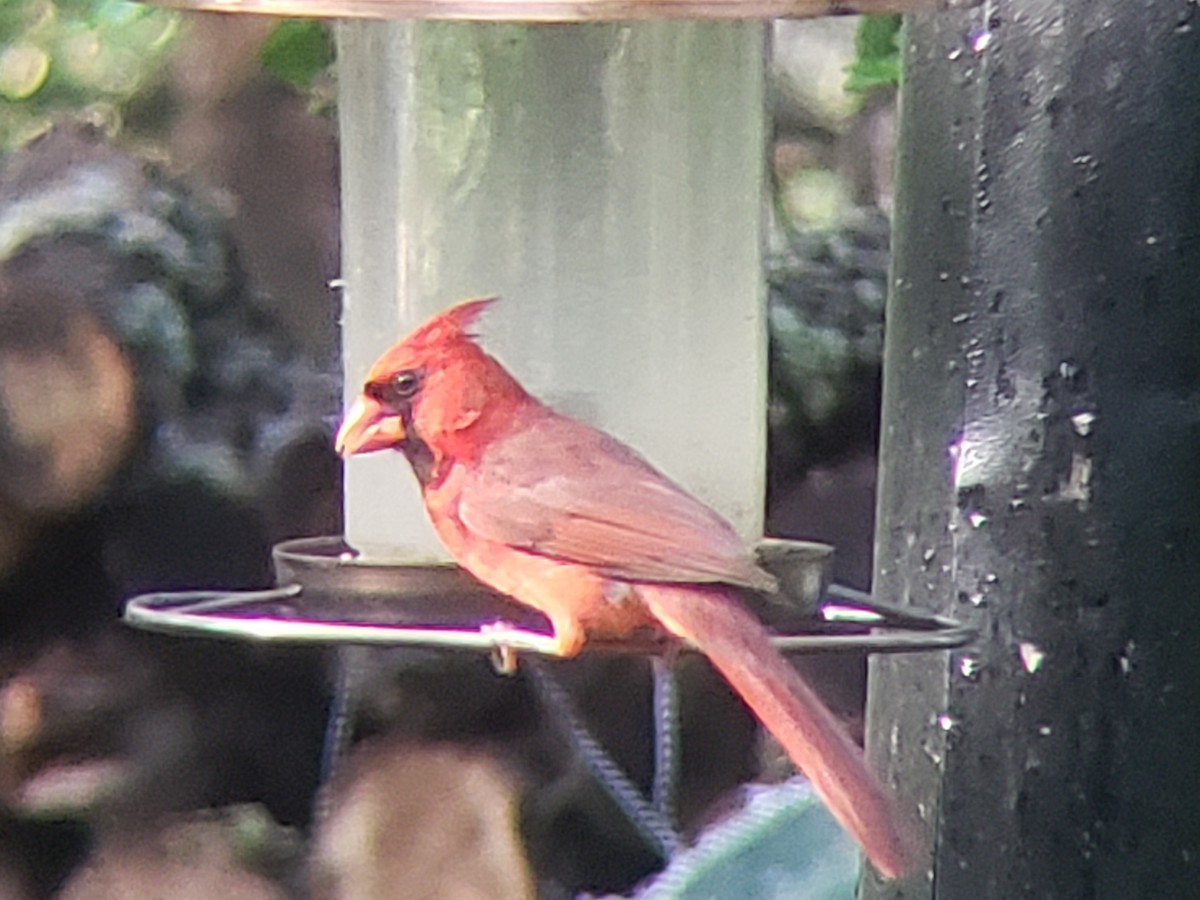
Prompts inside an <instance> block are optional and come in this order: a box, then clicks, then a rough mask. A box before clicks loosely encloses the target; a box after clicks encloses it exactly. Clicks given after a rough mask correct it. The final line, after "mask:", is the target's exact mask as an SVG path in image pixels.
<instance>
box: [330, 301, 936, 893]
mask: <svg viewBox="0 0 1200 900" xmlns="http://www.w3.org/2000/svg"><path fill="white" fill-rule="evenodd" d="M492 302H493V299H483V300H469V301H466V302H463V303H460V304H458V305H457V306H453V307H451V308H450V309H447V310H445V311H444V312H442V313H440V314H439V315H436V316H434V317H432V318H431V319H429V320H428V321H426V322H425V323H424V324H422V325H421V326H419V327H418V328H417V329H416V330H415V331H413V332H412V333H411V334H409V335H408V337H406V338H405V339H404V340H402V341H401V342H400V343H398V344H396V345H395V346H393V347H392V348H391V349H390V350H388V351H387V352H386V353H384V354H383V356H381V357H380V358H379V359H378V360H377V361H376V362H375V364H374V366H372V368H371V370H370V372H369V374H368V375H367V380H366V384H365V386H364V387H363V390H362V393H361V395H360V396H359V397H358V399H357V400H356V401H355V402H354V404H353V405H352V406H351V407H350V409H349V410H348V411H347V412H346V416H345V419H344V421H343V422H342V425H341V428H340V429H339V430H338V435H337V442H336V447H337V451H338V452H339V453H340V454H341V455H342V456H351V455H353V454H356V453H368V452H371V451H376V450H387V449H391V450H398V451H400V452H401V453H403V454H404V455H405V456H406V457H407V458H408V461H409V462H410V463H411V465H412V469H413V472H414V473H415V474H416V476H417V479H418V481H419V482H420V485H421V491H422V495H423V497H424V501H425V508H426V511H427V512H428V514H429V519H430V521H431V522H432V523H433V527H434V530H435V531H436V532H437V535H438V537H439V538H440V539H441V541H442V543H443V544H444V545H445V547H446V549H447V550H448V551H449V553H450V555H451V556H452V557H453V558H454V560H455V561H456V562H457V563H458V564H459V565H461V566H462V567H463V568H464V569H466V570H467V571H468V572H470V573H471V574H472V575H474V576H475V577H476V578H478V579H479V580H480V581H482V582H484V583H485V584H488V585H490V586H491V587H493V588H495V589H497V590H499V591H501V592H502V593H504V594H507V595H509V596H510V597H512V598H513V599H515V600H517V601H519V602H521V603H524V604H527V605H528V606H531V607H533V608H534V609H536V610H538V611H540V612H541V613H542V614H544V615H545V616H546V617H547V618H548V619H549V620H550V623H551V625H552V626H553V629H554V638H555V647H556V651H557V652H558V653H559V654H561V655H562V656H574V655H575V654H577V653H578V652H579V651H580V650H581V649H582V647H583V645H584V643H585V641H586V640H587V639H588V638H589V637H607V638H619V637H623V636H629V635H630V634H631V633H632V632H633V631H635V630H636V629H641V628H645V627H651V628H655V629H658V630H659V631H663V630H665V631H666V632H668V633H669V634H671V635H674V636H676V637H678V638H682V639H683V640H684V641H686V642H687V643H689V644H691V645H692V646H693V647H694V648H696V649H697V650H699V651H700V652H701V653H703V654H704V655H705V656H707V657H708V659H709V660H710V661H711V662H712V664H713V665H714V666H715V667H716V669H717V670H718V671H719V672H720V673H721V674H722V675H723V676H724V677H725V679H726V680H727V681H728V682H729V684H730V685H731V686H732V687H733V689H734V690H735V691H737V693H738V694H739V695H740V696H741V697H742V699H743V700H744V701H745V703H746V704H747V706H749V708H750V709H751V710H752V711H753V712H754V714H755V715H756V716H757V717H758V719H759V721H761V722H762V724H763V725H764V726H765V727H766V729H767V731H769V732H770V733H771V734H772V735H774V736H775V738H776V739H777V740H778V741H779V743H780V744H781V745H782V746H783V747H784V749H785V750H786V751H787V753H788V756H789V757H790V758H791V759H792V761H793V762H794V763H795V764H796V766H797V767H799V769H800V770H801V771H802V772H803V773H804V774H805V775H806V776H807V777H808V778H809V780H810V781H811V782H812V784H813V786H814V788H815V789H816V792H817V794H818V795H819V796H820V797H821V798H822V799H823V800H824V801H825V803H826V805H827V806H828V807H829V809H830V811H831V812H832V813H833V815H834V817H835V818H836V819H837V820H838V821H839V822H840V823H841V824H842V826H843V827H844V828H846V830H847V831H849V832H850V834H851V835H853V836H854V838H855V839H856V840H857V841H858V842H859V844H861V845H862V847H863V850H864V851H865V852H866V855H867V857H868V858H869V859H870V860H871V862H872V864H874V866H875V867H876V868H877V869H878V870H879V871H880V872H881V873H882V874H884V875H885V876H888V877H896V876H898V875H900V874H903V873H904V872H906V871H908V870H909V868H910V867H911V866H912V865H913V864H914V862H915V861H916V857H917V855H918V849H917V848H918V846H919V842H918V841H917V839H916V829H915V827H914V826H913V825H912V824H910V823H909V822H908V821H907V820H906V819H905V818H904V817H903V816H901V815H900V813H899V812H898V810H897V808H896V806H895V804H894V800H893V798H892V797H891V795H890V794H889V793H888V792H887V791H886V790H885V789H884V788H883V787H882V786H881V785H880V783H879V782H878V780H877V779H876V778H875V777H874V776H873V775H872V774H871V772H870V771H869V770H868V769H867V767H866V765H865V763H864V761H863V758H862V755H861V753H860V751H859V749H858V747H857V746H856V745H855V744H854V742H853V741H851V740H850V738H849V736H848V735H847V734H846V732H845V730H844V729H843V728H842V726H841V725H840V724H839V723H838V721H837V720H836V719H835V718H834V717H833V715H832V713H830V712H829V711H828V710H827V709H826V708H825V707H824V705H822V703H821V701H820V700H819V699H818V698H817V696H816V694H815V693H814V692H813V690H812V689H811V688H810V687H809V686H808V685H807V684H806V683H805V682H804V680H803V679H802V678H801V677H800V675H799V673H798V672H797V671H796V670H795V669H794V668H793V667H792V666H791V665H789V664H788V662H787V661H786V660H785V659H784V658H783V656H781V655H780V653H779V652H778V651H777V650H776V649H775V648H774V647H773V646H772V645H771V642H770V639H769V636H768V634H767V631H766V630H765V628H764V627H763V626H762V624H761V623H760V622H759V621H758V619H756V618H755V617H754V616H752V615H751V614H750V613H749V612H748V611H747V610H746V609H745V608H744V607H743V606H742V604H741V603H740V601H739V600H738V599H737V597H736V596H735V593H734V590H733V589H734V588H742V589H745V588H749V589H752V590H758V591H771V590H774V589H775V580H774V579H773V578H772V577H771V576H770V575H769V574H768V573H767V572H765V571H763V570H762V569H760V568H759V567H758V566H757V565H756V563H755V562H754V559H753V557H752V556H751V555H750V553H749V552H748V550H747V549H746V546H745V545H744V544H743V543H742V541H741V539H740V538H739V537H738V536H737V534H736V533H735V532H734V530H733V528H732V526H730V525H729V523H728V522H726V521H725V520H724V519H723V518H721V517H720V516H719V515H718V514H717V513H716V512H714V511H713V510H711V509H709V508H708V507H707V506H705V505H704V504H703V503H701V502H700V501H699V500H697V499H696V498H694V497H693V496H691V495H690V494H688V493H687V492H686V491H685V490H684V489H683V488H681V487H680V486H679V485H677V484H675V483H674V482H672V481H671V480H669V479H668V478H667V477H666V476H665V475H663V474H661V473H660V472H658V471H657V470H656V469H654V468H653V467H652V466H651V465H650V464H649V463H648V462H646V461H645V460H644V459H642V457H641V456H639V455H638V454H637V453H636V452H634V451H633V450H632V449H630V448H629V447H627V446H625V445H624V444H622V443H621V442H619V441H618V440H616V439H615V438H613V437H611V436H609V435H607V434H605V433H603V432H601V431H598V430H597V429H595V428H592V427H591V426H589V425H585V424H583V423H582V422H578V421H576V420H574V419H570V418H567V417H566V416H563V415H560V414H559V413H556V412H555V411H554V410H552V409H550V408H549V407H548V406H546V405H544V404H543V403H541V402H539V401H538V400H537V399H535V398H534V397H532V396H531V395H530V394H528V393H527V392H526V391H525V389H524V388H522V387H521V385H520V384H518V383H517V381H516V379H514V378H513V377H512V375H510V374H509V373H508V371H507V370H505V369H504V367H503V366H501V365H500V363H499V362H497V361H496V360H495V359H494V358H493V357H491V356H489V355H488V354H487V353H485V352H484V351H483V350H482V349H481V348H480V347H479V345H478V344H477V343H476V342H475V340H474V337H473V335H471V334H470V333H468V329H469V328H470V327H471V326H472V325H473V324H474V322H475V321H476V319H478V317H479V316H480V314H481V313H483V311H484V310H485V309H486V308H487V307H488V306H489V305H490V304H491V303H492Z"/></svg>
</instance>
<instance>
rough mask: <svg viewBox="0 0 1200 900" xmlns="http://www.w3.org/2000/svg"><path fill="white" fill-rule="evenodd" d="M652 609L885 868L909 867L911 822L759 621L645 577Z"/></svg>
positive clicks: (717, 594)
mask: <svg viewBox="0 0 1200 900" xmlns="http://www.w3.org/2000/svg"><path fill="white" fill-rule="evenodd" d="M639 593H640V594H641V597H642V600H643V602H644V603H645V604H646V606H647V607H648V608H649V610H650V611H651V612H652V613H653V614H654V616H655V617H656V618H657V619H658V620H659V621H660V622H661V623H662V624H663V625H664V626H665V627H666V628H667V630H668V631H670V632H672V633H673V634H675V635H676V636H677V637H680V638H683V639H684V640H686V641H688V642H689V643H691V644H692V645H694V646H695V647H696V649H697V650H699V651H700V652H702V653H703V654H704V655H705V656H707V657H708V659H709V660H710V661H711V662H712V664H713V665H714V666H715V667H716V668H717V671H719V672H720V673H721V674H722V675H723V676H724V677H725V680H726V681H728V682H729V684H730V685H731V686H732V687H733V689H734V690H735V691H737V693H738V694H740V695H741V697H742V699H743V700H744V701H745V703H746V705H747V706H749V707H750V709H751V711H752V712H753V713H754V714H755V715H756V716H757V717H758V719H759V721H760V722H762V724H763V726H764V727H765V728H766V729H767V731H769V732H770V733H771V734H772V735H773V736H774V737H775V739H776V740H777V741H779V743H780V744H781V745H783V748H784V750H786V751H787V754H788V756H789V757H790V758H791V760H792V762H793V763H795V764H796V766H797V768H799V769H800V771H801V772H803V773H804V774H805V776H807V777H808V779H809V780H810V781H811V782H812V785H813V788H814V789H815V790H816V792H817V794H818V796H820V797H821V799H822V800H824V801H825V804H826V806H828V808H829V810H830V812H831V813H832V814H833V816H834V818H835V819H837V820H838V821H839V822H840V823H841V824H842V827H843V828H845V829H846V830H847V831H848V832H850V834H851V835H852V836H853V837H854V839H855V840H856V841H858V843H859V844H860V845H861V847H862V848H863V851H864V852H865V853H866V855H867V858H868V859H870V861H871V863H872V864H873V865H874V866H875V868H876V869H878V870H879V871H880V872H881V873H882V874H883V875H885V876H887V877H889V878H895V877H898V876H899V875H902V874H904V873H905V872H907V871H909V870H910V869H911V868H912V867H913V865H914V864H915V863H916V861H917V858H918V856H919V854H920V850H919V848H920V837H919V835H918V829H917V827H916V823H915V822H910V821H909V820H908V819H906V818H905V817H904V816H902V815H901V814H900V811H899V809H898V808H897V806H896V802H895V799H894V798H893V797H892V795H891V793H890V792H889V791H887V790H886V789H885V788H884V787H883V785H881V784H880V783H879V780H878V779H877V778H876V777H875V776H874V775H873V774H872V773H871V772H870V771H869V770H868V769H867V766H866V763H865V762H864V760H863V757H862V753H861V752H860V751H859V749H858V747H857V745H855V743H854V742H853V741H852V740H851V739H850V737H849V735H847V734H846V731H845V729H844V728H843V727H842V725H841V724H840V723H839V722H838V721H837V719H835V718H834V717H833V714H832V713H831V712H829V710H828V709H826V708H825V705H824V704H823V703H822V702H821V701H820V699H819V698H818V697H817V695H816V694H815V693H814V692H813V690H812V688H810V687H809V686H808V685H807V684H806V683H805V682H804V679H802V678H801V677H800V674H799V673H798V672H797V671H796V670H795V669H794V668H793V667H792V666H791V665H790V664H789V663H788V662H787V660H785V659H784V658H783V656H782V655H781V654H780V653H779V651H777V650H776V649H775V648H774V647H773V646H772V645H771V643H770V639H769V636H768V634H767V632H766V630H765V629H764V628H763V626H762V624H761V623H760V622H759V621H758V619H756V618H755V617H754V616H753V615H752V614H751V613H750V612H749V611H748V610H746V608H745V607H743V606H742V604H741V603H740V602H739V601H738V600H737V599H736V598H734V597H731V596H729V595H728V594H727V593H725V592H723V591H721V590H718V589H706V588H700V589H697V588H684V587H675V586H669V585H642V586H640V590H639Z"/></svg>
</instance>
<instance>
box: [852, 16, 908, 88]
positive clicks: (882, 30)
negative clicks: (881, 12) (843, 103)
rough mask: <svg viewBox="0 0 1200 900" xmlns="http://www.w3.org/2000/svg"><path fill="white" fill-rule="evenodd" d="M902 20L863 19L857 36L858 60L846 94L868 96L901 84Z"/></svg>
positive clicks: (871, 17)
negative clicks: (873, 91) (881, 88)
mask: <svg viewBox="0 0 1200 900" xmlns="http://www.w3.org/2000/svg"><path fill="white" fill-rule="evenodd" d="M900 22H901V19H900V16H863V17H862V18H861V19H859V20H858V30H857V31H856V32H855V34H854V53H855V59H854V62H852V63H851V64H850V65H849V66H848V67H847V68H846V90H848V91H853V92H855V93H859V94H865V93H867V92H868V91H872V90H874V89H876V88H880V87H896V86H898V85H899V84H900Z"/></svg>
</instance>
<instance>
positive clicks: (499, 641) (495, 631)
mask: <svg viewBox="0 0 1200 900" xmlns="http://www.w3.org/2000/svg"><path fill="white" fill-rule="evenodd" d="M517 630H518V629H517V627H516V626H515V625H513V623H512V622H505V621H504V620H503V619H498V620H497V621H495V622H487V623H486V624H484V625H481V626H480V628H479V631H480V633H481V634H486V635H489V636H491V637H492V667H493V668H494V669H495V670H496V672H497V673H498V674H500V675H515V674H516V671H517V661H518V659H517V648H516V647H514V646H513V645H512V644H510V643H507V642H506V641H505V640H504V636H505V635H506V634H511V633H513V632H515V631H517Z"/></svg>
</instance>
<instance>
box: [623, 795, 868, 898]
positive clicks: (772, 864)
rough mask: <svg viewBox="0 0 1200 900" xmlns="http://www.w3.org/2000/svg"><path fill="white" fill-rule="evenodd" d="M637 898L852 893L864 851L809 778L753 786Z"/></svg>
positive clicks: (848, 895) (842, 895) (844, 895)
mask: <svg viewBox="0 0 1200 900" xmlns="http://www.w3.org/2000/svg"><path fill="white" fill-rule="evenodd" d="M749 790H750V791H751V796H750V799H749V802H748V803H747V804H746V807H745V808H744V809H742V810H741V811H740V812H738V813H737V814H736V815H734V816H732V817H731V818H729V819H726V820H725V821H723V822H721V823H720V824H718V825H716V826H714V827H712V828H710V829H709V830H708V831H706V832H705V833H704V834H703V835H702V836H701V838H700V840H699V842H698V843H697V844H696V846H695V847H693V848H691V849H690V850H687V851H685V852H683V853H681V854H679V855H678V856H677V857H676V858H675V859H674V860H672V862H671V864H670V866H668V867H667V868H666V869H665V870H664V871H663V872H662V873H661V874H660V875H659V876H658V877H657V878H656V879H655V880H654V881H653V882H652V883H651V884H650V885H648V886H647V887H645V888H644V889H642V890H641V891H640V892H639V893H637V894H636V895H635V897H637V898H638V900H735V898H736V900H852V898H853V897H854V890H855V886H856V884H857V881H858V871H859V855H858V849H857V847H855V845H854V843H853V841H851V840H850V837H849V836H848V835H847V834H846V833H845V832H844V831H843V830H842V829H841V827H840V826H838V824H837V823H836V822H835V821H834V820H833V818H832V817H831V816H830V815H829V813H828V812H826V810H825V808H824V807H823V806H822V805H821V803H820V801H818V800H817V799H816V797H815V795H814V794H813V791H812V788H811V787H810V786H809V785H808V783H807V782H801V781H800V780H795V781H790V782H787V783H785V784H780V785H773V786H771V787H762V786H759V787H752V788H750V789H749Z"/></svg>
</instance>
